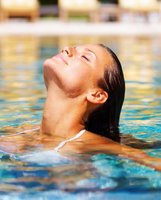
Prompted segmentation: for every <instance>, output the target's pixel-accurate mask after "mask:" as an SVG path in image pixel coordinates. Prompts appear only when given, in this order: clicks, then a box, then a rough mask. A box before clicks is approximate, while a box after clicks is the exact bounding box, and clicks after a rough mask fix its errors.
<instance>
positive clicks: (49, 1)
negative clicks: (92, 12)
mask: <svg viewBox="0 0 161 200" xmlns="http://www.w3.org/2000/svg"><path fill="white" fill-rule="evenodd" d="M39 2H40V5H57V4H58V0H39ZM99 2H101V3H115V4H117V3H118V0H99Z"/></svg>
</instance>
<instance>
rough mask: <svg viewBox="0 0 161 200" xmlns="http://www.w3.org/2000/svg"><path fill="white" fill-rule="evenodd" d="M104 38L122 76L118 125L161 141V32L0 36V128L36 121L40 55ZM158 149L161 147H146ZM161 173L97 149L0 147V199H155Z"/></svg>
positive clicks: (42, 95)
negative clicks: (64, 152) (68, 151)
mask: <svg viewBox="0 0 161 200" xmlns="http://www.w3.org/2000/svg"><path fill="white" fill-rule="evenodd" d="M84 43H104V44H106V45H108V46H109V47H111V48H112V49H113V50H114V51H115V52H116V54H117V55H118V56H119V58H120V60H121V62H122V65H123V70H124V73H125V79H126V100H125V103H124V107H123V111H122V116H121V123H120V129H121V132H123V133H124V134H129V133H130V134H132V135H133V136H134V137H136V138H139V139H143V140H145V141H155V140H157V141H161V38H131V37H129V38H128V37H126V38H123V37H122V38H106V37H100V38H99V37H97V38H92V37H68V38H37V37H26V36H24V37H19V38H17V37H4V38H0V93H1V95H0V110H1V112H0V127H1V132H0V135H1V136H3V135H4V134H8V133H6V132H4V131H3V130H4V128H5V127H9V128H8V130H9V134H12V129H14V127H17V126H21V125H22V124H24V123H25V124H39V123H40V119H41V115H42V109H43V104H44V100H45V96H46V91H45V87H44V84H43V78H42V63H43V61H44V59H45V58H47V57H50V56H52V55H53V54H55V53H57V52H58V51H59V50H60V49H61V48H62V47H63V46H65V45H75V44H84ZM145 151H146V152H147V153H149V154H151V155H154V156H156V157H161V147H160V146H157V147H155V146H154V148H153V149H146V150H145ZM160 190H161V173H160V172H157V171H155V170H153V169H150V168H148V167H145V166H141V165H139V164H137V163H134V162H132V161H130V160H127V159H124V158H118V157H116V156H111V155H106V154H99V155H93V156H90V157H89V155H88V156H87V155H84V156H81V157H74V158H73V159H72V160H68V159H64V158H62V157H59V156H57V155H53V153H52V152H33V153H31V154H30V155H19V154H16V155H7V154H5V153H4V152H2V151H1V152H0V199H10V198H11V196H12V199H54V198H57V199H83V200H85V199H88V200H89V199H92V200H94V199H119V200H120V199H124V200H125V199H129V198H131V199H137V198H139V199H146V200H147V199H160V195H161V193H160Z"/></svg>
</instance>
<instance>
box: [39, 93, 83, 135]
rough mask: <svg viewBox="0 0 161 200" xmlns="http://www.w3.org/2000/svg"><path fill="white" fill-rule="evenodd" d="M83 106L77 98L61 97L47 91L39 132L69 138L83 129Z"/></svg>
mask: <svg viewBox="0 0 161 200" xmlns="http://www.w3.org/2000/svg"><path fill="white" fill-rule="evenodd" d="M84 115H85V107H84V103H82V100H81V99H80V97H79V98H63V97H61V96H60V95H59V96H58V95H56V94H53V92H52V93H50V92H49V91H48V95H47V99H46V102H45V107H44V112H43V117H42V122H41V133H42V134H43V135H48V136H58V137H62V138H69V137H72V136H74V135H75V134H76V133H78V132H79V131H80V130H82V129H84V122H83V117H84Z"/></svg>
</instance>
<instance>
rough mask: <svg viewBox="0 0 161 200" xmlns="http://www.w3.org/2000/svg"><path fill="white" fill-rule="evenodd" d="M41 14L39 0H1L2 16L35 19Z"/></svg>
mask: <svg viewBox="0 0 161 200" xmlns="http://www.w3.org/2000/svg"><path fill="white" fill-rule="evenodd" d="M38 16H39V2H38V0H0V17H1V20H5V19H7V18H9V17H28V18H29V19H30V20H31V21H34V20H36V19H37V17H38Z"/></svg>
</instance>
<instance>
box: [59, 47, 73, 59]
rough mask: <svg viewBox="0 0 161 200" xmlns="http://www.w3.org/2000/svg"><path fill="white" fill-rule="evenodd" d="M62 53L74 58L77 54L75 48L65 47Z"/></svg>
mask: <svg viewBox="0 0 161 200" xmlns="http://www.w3.org/2000/svg"><path fill="white" fill-rule="evenodd" d="M62 53H66V54H67V56H68V57H72V56H73V55H74V53H75V49H74V47H68V46H66V47H64V49H63V50H62Z"/></svg>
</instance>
